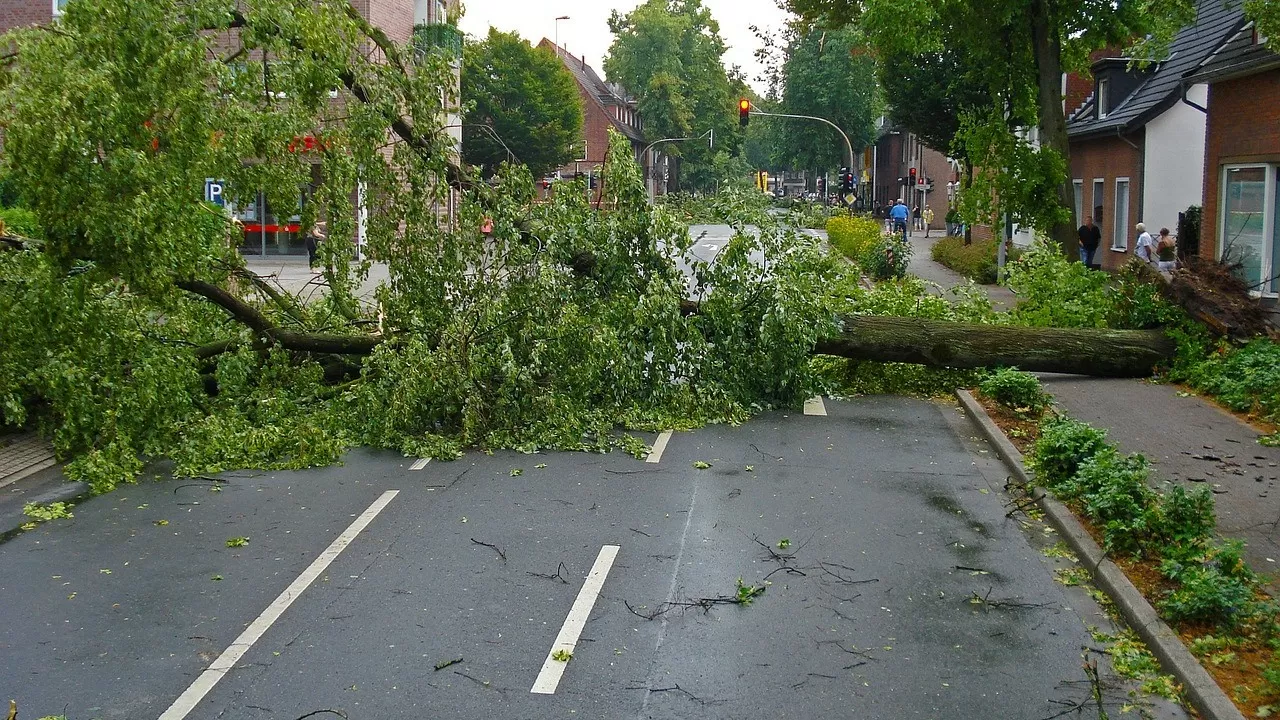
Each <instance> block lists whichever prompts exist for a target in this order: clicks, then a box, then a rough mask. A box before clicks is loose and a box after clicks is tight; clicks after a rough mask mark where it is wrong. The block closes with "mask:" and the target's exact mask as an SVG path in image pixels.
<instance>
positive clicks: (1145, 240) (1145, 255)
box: [1133, 223, 1156, 267]
mask: <svg viewBox="0 0 1280 720" xmlns="http://www.w3.org/2000/svg"><path fill="white" fill-rule="evenodd" d="M1133 229H1134V230H1137V231H1138V245H1137V247H1135V248H1134V250H1133V256H1134V257H1136V258H1138V259H1139V260H1141V261H1142V262H1144V263H1146V264H1148V265H1150V266H1152V267H1155V265H1156V239H1155V238H1153V237H1151V233H1149V232H1147V226H1146V225H1143V224H1142V223H1138V224H1137V225H1134V226H1133Z"/></svg>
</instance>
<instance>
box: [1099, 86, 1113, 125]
mask: <svg viewBox="0 0 1280 720" xmlns="http://www.w3.org/2000/svg"><path fill="white" fill-rule="evenodd" d="M1110 85H1111V83H1110V82H1108V81H1107V80H1099V81H1098V92H1097V95H1098V119H1099V120H1101V119H1102V118H1104V117H1106V116H1107V113H1108V112H1110V111H1111V108H1110V107H1109V105H1108V103H1107V90H1108V88H1109V87H1110Z"/></svg>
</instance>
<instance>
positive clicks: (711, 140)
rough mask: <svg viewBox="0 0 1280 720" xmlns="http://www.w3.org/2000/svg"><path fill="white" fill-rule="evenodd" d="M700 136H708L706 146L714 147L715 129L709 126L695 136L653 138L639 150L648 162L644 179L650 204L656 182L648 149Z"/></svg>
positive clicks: (696, 138)
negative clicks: (647, 169)
mask: <svg viewBox="0 0 1280 720" xmlns="http://www.w3.org/2000/svg"><path fill="white" fill-rule="evenodd" d="M702 138H708V140H707V146H708V147H712V148H714V147H715V143H716V129H715V128H711V129H710V130H708V131H706V132H704V133H702V134H701V135H699V136H697V137H679V138H662V139H661V140H654V141H653V142H651V143H649V145H648V147H646V148H645V149H644V150H642V151H641V152H640V157H641V159H643V160H644V161H645V162H646V163H647V164H649V171H648V172H647V173H645V174H646V175H648V178H646V179H647V180H648V183H647V184H648V186H649V204H650V205H652V204H654V200H655V195H657V189H656V188H655V185H656V184H657V183H656V178H654V177H653V174H654V173H653V171H654V168H653V163H652V162H651V161H650V159H649V151H650V150H652V149H653V148H654V146H656V145H661V144H662V143H669V142H682V141H684V140H701V139H702Z"/></svg>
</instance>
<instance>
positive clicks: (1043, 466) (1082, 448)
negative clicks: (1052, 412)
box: [1030, 417, 1107, 492]
mask: <svg viewBox="0 0 1280 720" xmlns="http://www.w3.org/2000/svg"><path fill="white" fill-rule="evenodd" d="M1105 447H1107V433H1106V432H1105V431H1103V430H1099V429H1097V428H1095V427H1091V426H1090V425H1089V424H1088V423H1083V422H1080V421H1079V420H1071V419H1070V418H1057V417H1053V418H1046V419H1045V420H1044V422H1042V423H1040V437H1039V438H1037V439H1036V446H1035V452H1034V453H1033V454H1032V456H1031V460H1030V465H1031V468H1032V470H1033V471H1034V472H1035V474H1036V480H1038V481H1039V482H1040V483H1041V484H1042V485H1044V486H1045V487H1047V488H1049V489H1050V490H1054V491H1055V492H1056V491H1057V489H1058V488H1060V487H1062V486H1063V485H1064V484H1065V483H1067V482H1069V481H1070V480H1071V479H1072V478H1073V477H1074V476H1075V474H1076V471H1077V470H1078V469H1079V468H1080V463H1082V462H1084V461H1085V460H1087V459H1089V458H1091V457H1093V456H1094V455H1096V454H1098V453H1099V452H1101V451H1102V449H1103V448H1105Z"/></svg>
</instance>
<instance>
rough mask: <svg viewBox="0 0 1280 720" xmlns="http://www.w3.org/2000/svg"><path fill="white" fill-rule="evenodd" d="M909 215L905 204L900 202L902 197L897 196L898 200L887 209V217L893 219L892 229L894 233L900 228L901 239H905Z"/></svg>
mask: <svg viewBox="0 0 1280 720" xmlns="http://www.w3.org/2000/svg"><path fill="white" fill-rule="evenodd" d="M910 216H911V211H910V210H909V209H907V204H906V203H904V202H902V198H898V202H896V203H894V205H893V207H892V208H891V209H890V210H889V217H890V218H892V219H893V231H894V232H895V233H896V232H898V230H899V229H901V230H902V241H903V242H906V241H907V218H909V217H910Z"/></svg>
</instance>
